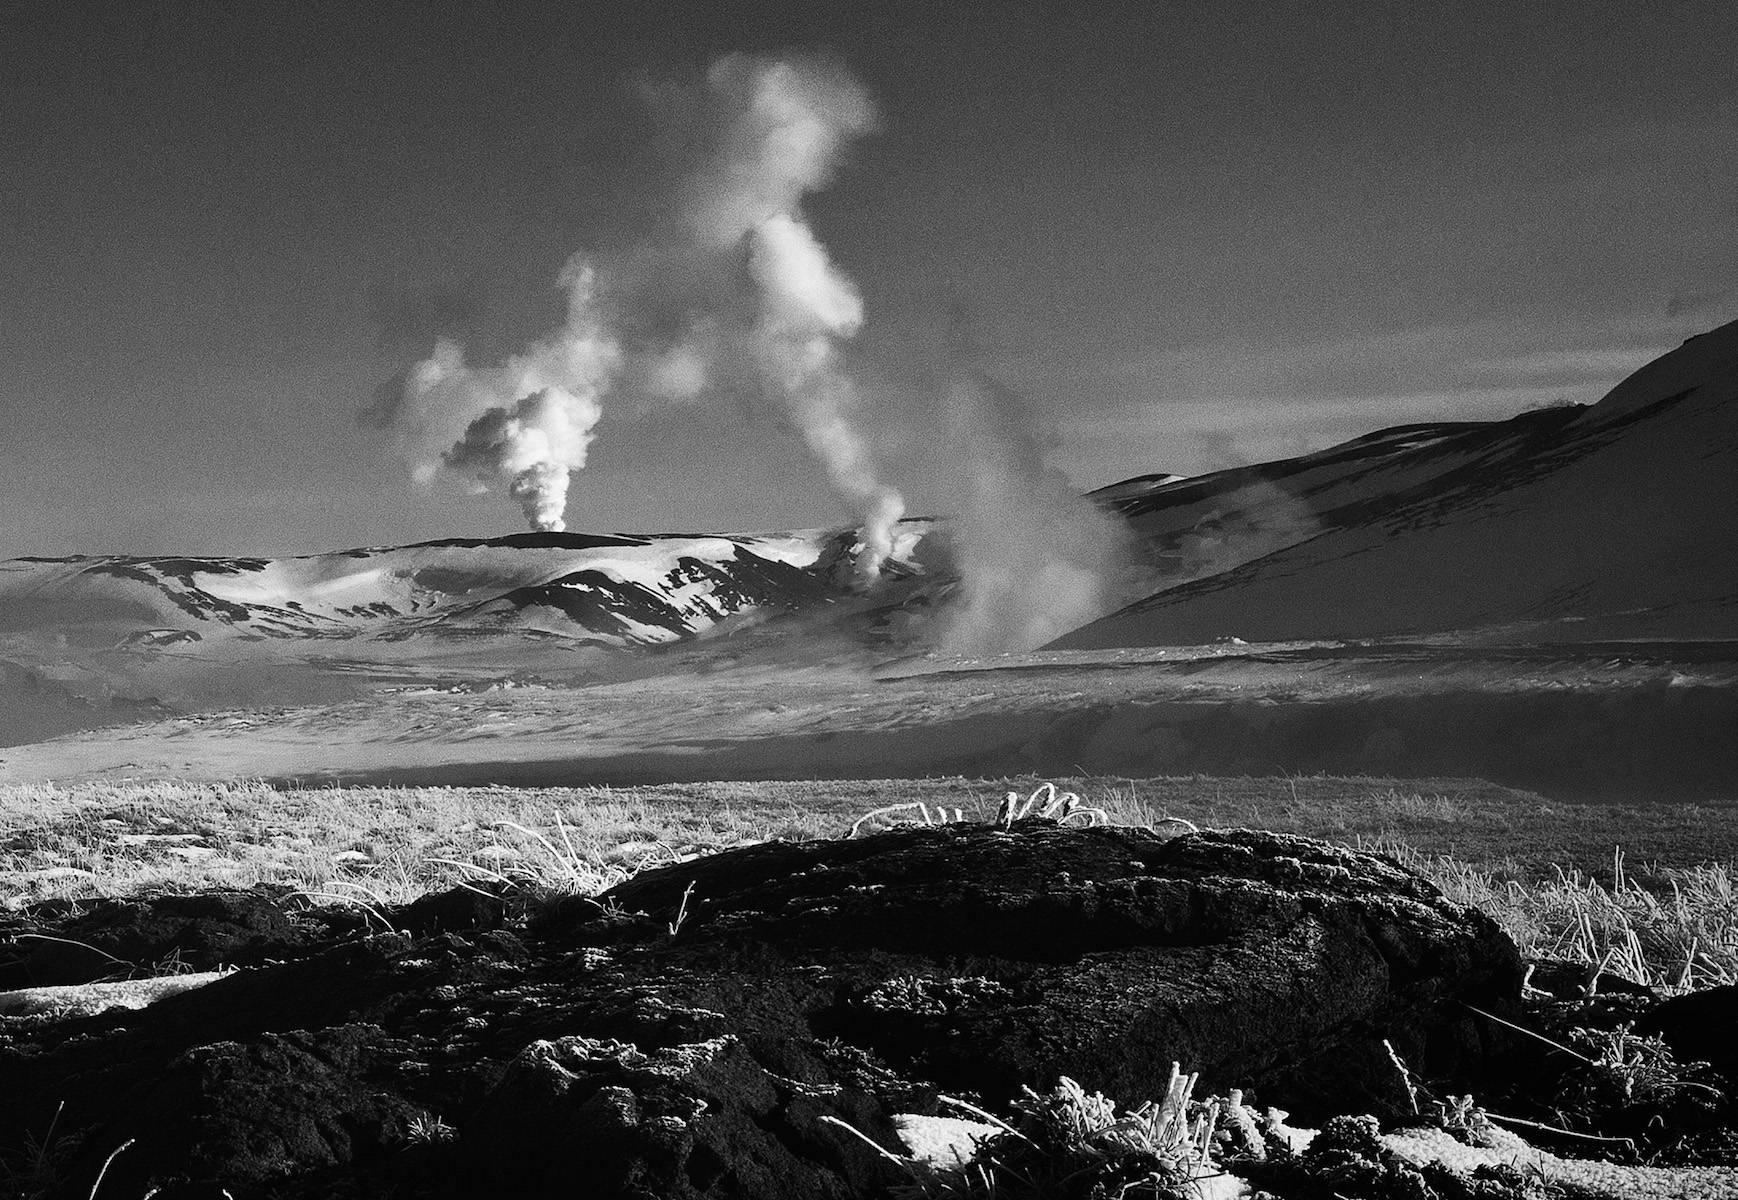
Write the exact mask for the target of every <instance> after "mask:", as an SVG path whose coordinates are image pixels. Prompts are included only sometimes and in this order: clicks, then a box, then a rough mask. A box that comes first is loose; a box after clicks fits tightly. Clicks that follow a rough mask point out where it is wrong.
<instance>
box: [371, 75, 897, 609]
mask: <svg viewBox="0 0 1738 1200" xmlns="http://www.w3.org/2000/svg"><path fill="white" fill-rule="evenodd" d="M644 92H645V98H646V99H647V101H648V102H649V103H650V105H651V107H652V109H653V113H654V116H655V117H656V118H657V119H658V121H659V123H660V125H661V127H662V129H663V132H664V134H665V137H664V139H663V142H662V145H663V147H664V152H665V156H666V159H667V162H666V163H665V164H664V166H665V167H666V168H673V175H672V178H673V186H674V196H673V200H674V206H673V212H672V220H671V221H670V222H669V227H668V228H665V229H661V230H657V231H655V232H654V233H653V234H652V235H651V236H649V237H648V238H646V239H645V240H643V241H641V242H640V243H638V244H634V245H631V246H623V247H618V248H616V249H614V250H613V251H606V252H604V253H600V254H598V255H596V256H594V258H593V259H592V260H591V262H590V263H588V262H587V261H586V260H583V259H581V258H579V257H577V256H576V258H575V259H574V261H573V262H571V263H569V265H568V268H567V270H566V271H565V272H564V273H563V275H562V277H561V282H562V285H563V286H564V287H565V288H567V290H568V294H569V305H568V316H567V321H566V323H565V325H564V326H563V328H561V329H559V330H557V331H556V332H554V333H552V334H550V335H548V336H547V337H545V338H543V339H542V340H540V341H539V342H537V343H535V344H534V345H532V346H531V347H529V348H528V349H526V350H525V351H524V352H522V353H521V354H518V355H516V356H514V357H513V358H511V359H509V360H508V361H507V362H505V363H503V364H502V365H501V366H498V367H473V366H470V365H467V364H466V362H465V358H464V353H463V351H462V349H461V348H460V347H459V346H458V345H456V344H455V343H452V342H448V341H443V342H441V343H439V344H437V345H436V347H435V349H434V352H433V353H432V354H431V355H430V356H429V357H428V358H427V359H425V360H424V361H423V362H421V363H418V364H417V365H416V367H414V368H413V369H412V370H411V371H410V372H409V373H408V376H407V378H406V382H405V386H404V389H403V394H402V396H399V397H396V398H395V399H393V400H392V401H390V402H389V403H388V404H386V405H385V406H383V408H382V409H377V410H375V411H374V412H373V413H371V414H365V417H366V418H369V419H374V420H376V421H378V422H379V423H381V424H386V425H390V426H392V427H394V428H396V429H398V430H399V431H400V433H401V435H403V436H404V437H405V438H406V439H407V440H408V441H409V442H410V443H411V446H412V452H413V456H414V457H415V458H416V459H417V461H418V465H417V469H416V474H417V476H418V478H420V479H423V480H426V479H428V478H430V477H431V476H432V475H433V474H434V473H435V472H436V471H437V470H439V469H440V468H441V467H445V468H447V469H449V470H452V471H455V472H458V473H460V474H462V475H464V476H465V477H466V478H468V479H470V480H471V481H472V483H473V484H474V485H476V486H477V487H478V488H479V490H489V489H491V488H495V487H501V486H504V487H505V488H506V489H507V491H508V493H509V494H510V495H511V496H513V498H514V499H516V500H518V501H519V502H520V504H521V505H522V506H523V507H524V510H525V515H526V517H527V519H528V520H529V521H530V522H531V525H532V528H534V529H561V528H563V510H564V509H565V507H566V499H567V484H568V477H569V474H570V473H571V472H572V471H574V470H577V469H579V468H580V467H583V466H584V465H585V460H586V453H587V448H588V447H589V446H590V444H591V441H592V436H593V428H594V427H595V426H596V425H597V423H598V420H599V418H600V417H601V416H602V413H603V407H602V401H603V399H604V398H605V396H606V395H608V394H610V393H612V391H613V392H617V393H622V394H624V395H625V396H626V397H628V398H631V399H637V400H640V401H643V402H651V403H671V402H690V403H691V402H699V401H703V400H704V399H706V398H709V397H711V396H715V395H718V394H723V393H728V392H731V391H742V390H745V389H749V390H753V391H755V392H757V393H759V394H761V395H765V396H769V397H772V398H774V399H775V400H776V402H777V404H778V407H779V410H780V411H781V412H782V413H783V414H784V417H785V418H786V419H787V420H788V421H789V422H790V424H791V425H792V426H793V427H794V428H795V429H796V431H797V432H798V433H799V434H800V436H801V437H802V440H803V443H804V445H805V446H806V447H807V448H808V450H809V451H810V452H811V453H812V454H813V455H814V456H815V457H816V459H817V460H818V461H819V462H820V464H821V466H822V467H823V469H824V470H825V473H826V476H827V479H828V481H829V483H830V485H831V486H832V489H833V491H834V492H835V493H836V494H837V495H838V497H839V498H840V499H841V500H842V501H843V502H844V504H845V505H846V506H847V507H848V508H849V509H850V511H851V512H852V513H853V514H854V515H855V516H856V518H857V519H858V520H859V521H860V522H861V524H862V535H861V536H862V549H861V551H860V552H859V554H858V556H857V571H858V575H859V577H860V578H861V579H862V580H863V581H864V582H866V583H872V582H873V581H874V580H875V579H876V578H877V577H878V576H879V574H880V571H881V567H882V564H883V563H884V562H885V561H886V559H887V556H888V554H889V553H890V552H891V549H892V544H893V536H892V535H893V528H894V526H895V525H896V524H897V522H898V521H899V519H900V517H901V516H902V515H903V514H904V510H905V504H904V501H903V499H902V498H901V497H900V495H899V493H898V492H897V491H895V490H894V489H893V488H892V487H889V486H888V485H887V484H885V483H883V482H882V480H881V478H880V475H879V472H878V470H877V467H876V464H875V461H874V456H873V454H872V452H871V450H870V447H869V444H868V442H867V441H866V439H865V438H864V437H863V435H862V433H861V432H860V431H859V429H858V428H857V426H856V424H855V423H854V418H853V414H854V411H855V409H856V406H857V397H856V393H855V389H854V388H853V387H852V385H851V381H850V378H849V376H848V375H847V373H846V371H845V369H844V367H843V364H842V362H841V353H840V344H841V343H842V342H843V341H845V340H846V339H849V338H851V337H852V336H854V335H855V334H856V333H857V331H858V330H859V329H860V328H861V327H862V324H863V301H862V297H861V296H860V295H859V294H858V292H857V290H856V288H855V287H854V286H853V285H852V283H851V281H850V280H849V279H848V278H846V276H845V275H844V274H842V273H841V272H840V271H839V270H838V269H837V268H836V267H835V266H834V265H833V263H832V261H831V260H830V258H829V256H828V254H827V252H826V249H825V248H824V247H823V246H822V245H821V243H820V241H819V240H818V239H817V238H816V237H815V234H814V231H813V230H812V229H811V228H810V226H809V224H808V222H807V220H806V219H805V216H804V214H803V210H802V203H803V199H804V197H805V196H807V195H809V194H810V193H811V192H814V191H816V190H818V189H820V188H822V187H825V186H826V185H827V184H828V183H829V182H831V180H832V177H833V173H834V170H835V168H836V166H837V163H838V159H839V155H840V153H841V151H842V150H843V148H844V147H845V146H846V145H847V144H848V143H849V142H850V141H851V140H852V139H854V138H857V137H860V136H862V135H863V134H866V133H868V132H869V131H871V130H872V129H873V128H874V126H875V120H876V118H875V109H874V106H873V104H872V103H871V102H870V100H869V97H868V96H867V94H866V93H865V92H864V91H863V90H862V89H861V88H860V87H859V86H858V85H857V84H856V82H855V81H853V80H852V79H851V78H850V77H849V76H848V75H847V74H845V73H844V72H843V71H842V70H840V69H838V68H836V67H832V66H830V65H828V64H826V63H823V62H820V61H815V60H808V59H800V60H794V61H783V60H770V59H761V58H754V57H750V56H745V55H730V56H728V57H725V58H722V59H720V60H718V61H717V62H715V63H714V64H713V65H712V66H711V67H710V68H709V69H708V70H707V72H706V73H705V75H704V77H703V78H701V79H700V80H697V81H695V82H692V83H687V84H681V83H663V84H652V85H648V86H646V88H645V89H644ZM653 207H656V206H653Z"/></svg>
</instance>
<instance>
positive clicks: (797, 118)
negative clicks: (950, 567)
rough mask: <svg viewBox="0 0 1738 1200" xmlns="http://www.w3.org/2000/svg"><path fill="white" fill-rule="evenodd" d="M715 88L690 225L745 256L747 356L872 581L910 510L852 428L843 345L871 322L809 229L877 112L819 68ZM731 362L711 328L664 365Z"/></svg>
mask: <svg viewBox="0 0 1738 1200" xmlns="http://www.w3.org/2000/svg"><path fill="white" fill-rule="evenodd" d="M706 92H707V96H708V99H707V103H706V104H705V106H704V107H705V112H706V114H707V116H706V119H705V121H703V125H709V126H710V128H709V129H707V130H705V131H704V132H705V133H707V134H709V135H710V136H709V137H705V136H703V137H702V138H701V139H699V140H700V142H701V144H702V145H704V146H706V151H705V152H704V153H703V155H702V157H701V160H700V161H699V162H698V163H697V164H696V165H695V168H694V169H693V170H692V171H691V172H690V173H689V176H688V179H687V181H686V185H685V199H686V203H685V205H684V208H683V213H682V220H683V223H684V224H685V226H686V227H687V229H688V230H689V232H690V233H691V235H692V237H693V238H694V240H695V241H696V243H697V244H698V248H699V249H700V250H701V252H702V253H704V252H705V251H706V250H707V249H709V248H710V249H714V250H722V251H725V252H728V253H731V254H740V253H741V250H742V249H743V248H746V250H747V256H748V258H747V265H748V271H747V275H748V281H749V285H750V290H749V295H748V296H747V300H748V302H749V304H750V306H751V309H752V312H751V314H750V320H749V321H748V324H747V329H746V333H747V345H746V347H745V348H746V349H747V351H748V357H749V360H750V362H751V363H752V366H753V369H754V371H755V373H756V374H757V375H758V377H759V380H760V382H761V385H762V387H763V388H765V389H766V390H767V391H769V392H771V393H772V394H773V395H775V396H776V397H778V399H779V400H780V401H781V402H782V405H783V408H784V411H785V414H786V416H787V417H788V418H789V420H790V421H791V423H792V424H793V425H794V426H795V427H796V429H797V430H798V432H799V433H800V434H801V435H802V438H803V441H804V443H805V444H806V445H807V446H808V448H809V450H810V451H811V452H812V453H813V454H814V455H815V456H816V458H817V459H818V460H819V461H820V463H821V465H822V467H823V468H824V469H825V471H826V473H827V478H828V481H829V482H830V483H831V485H832V487H833V490H834V492H835V493H837V494H838V496H839V497H840V499H841V500H843V501H844V502H845V504H846V505H847V506H848V507H849V508H850V509H851V511H852V512H853V513H854V514H856V516H857V518H858V519H859V520H860V521H861V522H862V526H863V528H862V540H863V546H862V550H861V551H860V552H859V554H858V556H857V572H858V575H859V577H860V578H861V579H863V580H864V581H866V582H873V581H874V580H875V579H876V577H877V576H879V574H880V572H881V567H882V564H883V563H884V562H885V561H886V559H887V556H888V554H889V553H891V551H892V546H893V527H894V525H896V524H897V523H898V521H899V518H900V517H901V516H903V515H904V512H905V502H904V500H903V499H902V498H901V497H900V495H899V493H898V492H897V491H895V490H894V489H893V488H891V487H889V486H887V485H886V484H884V483H882V482H881V480H880V478H879V474H878V472H877V469H876V466H875V462H874V457H873V455H872V454H871V452H870V449H869V447H868V444H867V442H866V441H865V440H864V438H863V436H862V435H861V434H860V433H859V432H858V430H857V429H856V427H855V425H854V424H853V422H852V416H851V414H852V410H853V408H854V407H855V396H854V391H853V388H852V386H851V381H850V378H849V376H848V375H847V374H846V373H845V372H844V370H843V368H842V367H841V365H840V362H839V352H838V342H839V341H841V340H843V339H846V338H850V337H852V336H854V335H855V334H856V332H857V330H858V329H859V328H861V326H862V324H863V300H862V297H861V296H860V295H858V293H857V290H856V288H855V287H854V286H853V285H852V283H851V281H850V280H849V279H847V278H846V277H845V276H844V275H843V274H842V273H840V272H839V270H838V269H837V268H835V267H834V266H833V264H832V262H831V260H830V259H829V258H828V256H827V252H826V250H825V248H824V247H823V246H822V245H821V243H820V241H819V240H818V239H817V238H816V237H815V235H814V231H813V230H812V229H811V228H810V227H809V225H808V223H807V222H806V221H805V220H804V217H803V213H802V200H803V197H804V196H805V195H807V194H808V193H809V192H811V191H814V190H816V189H818V188H820V187H822V186H824V185H825V184H826V183H827V182H828V181H830V179H831V178H832V174H833V170H834V167H835V164H836V162H837V160H838V156H839V152H840V150H841V149H842V147H843V146H844V145H845V143H847V142H848V141H849V140H850V139H851V138H853V137H856V136H858V135H860V134H863V133H865V132H867V131H868V130H870V129H871V128H872V127H873V126H874V123H875V111H874V107H873V105H872V104H871V103H870V101H869V98H868V96H867V95H866V94H865V93H864V92H863V91H862V90H861V89H860V88H859V87H858V86H857V85H856V84H855V83H854V82H853V81H852V80H851V79H850V78H849V77H848V76H846V75H844V74H843V73H842V72H839V71H836V70H830V69H828V68H826V67H825V66H823V65H821V64H817V63H801V64H793V63H787V62H767V61H763V60H757V59H752V58H746V57H742V56H735V55H733V56H731V57H729V58H725V59H722V60H720V61H719V62H718V63H716V64H714V66H713V67H712V69H711V70H710V71H709V72H708V73H707V78H706ZM708 143H709V144H708ZM737 328H741V325H740V324H738V325H737ZM729 352H730V351H729V349H727V348H725V347H722V346H720V344H719V342H718V340H717V326H716V324H715V323H713V322H710V321H709V322H707V323H705V324H704V325H703V326H702V327H701V328H700V329H699V330H698V331H697V336H695V335H691V336H689V337H687V338H686V339H684V340H683V341H682V342H681V343H680V344H679V346H677V347H676V348H675V349H674V352H673V354H667V355H666V356H665V358H664V359H663V360H662V361H665V362H669V361H671V360H672V359H674V361H676V362H679V363H682V364H686V365H688V366H689V367H690V370H691V369H692V367H693V366H695V365H698V364H702V363H706V362H708V360H711V362H712V363H714V364H717V362H718V360H719V359H721V358H723V357H726V356H727V355H728V354H729ZM714 369H716V366H715V367H714ZM726 369H728V368H726ZM692 377H693V376H692V374H691V373H690V374H689V375H687V376H685V378H688V379H692Z"/></svg>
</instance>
